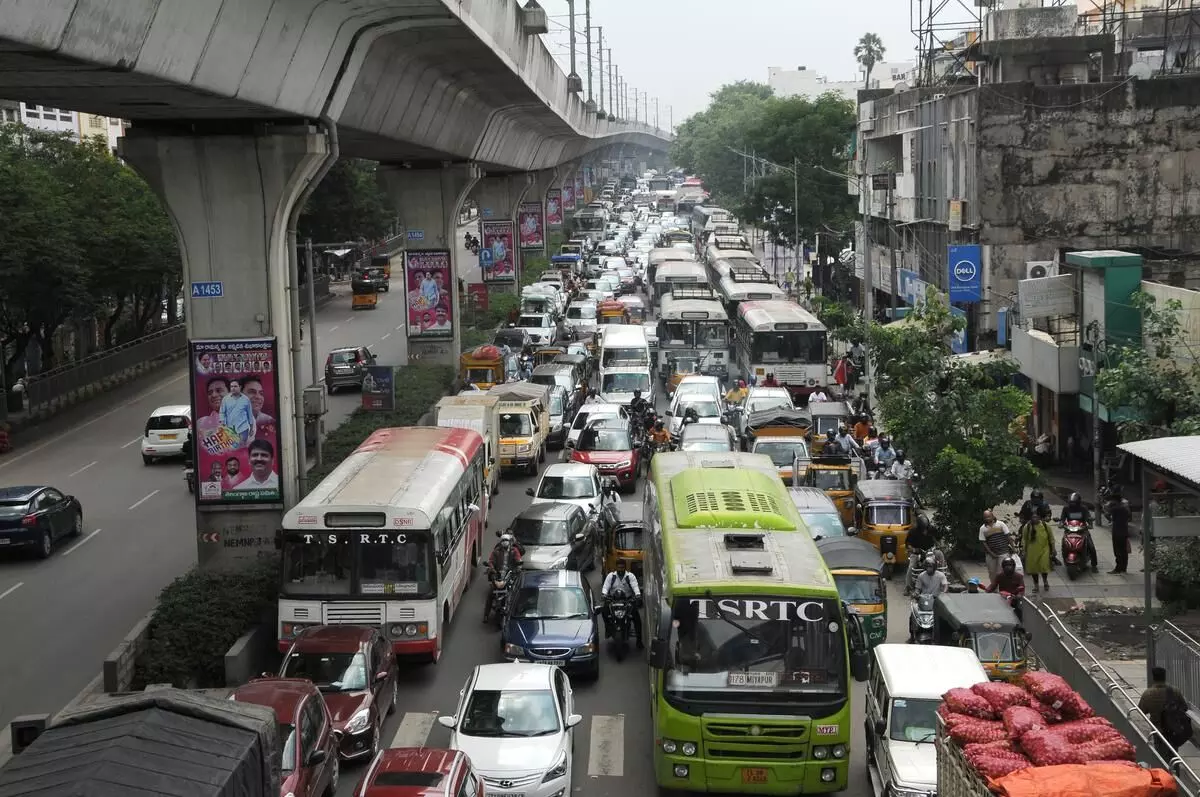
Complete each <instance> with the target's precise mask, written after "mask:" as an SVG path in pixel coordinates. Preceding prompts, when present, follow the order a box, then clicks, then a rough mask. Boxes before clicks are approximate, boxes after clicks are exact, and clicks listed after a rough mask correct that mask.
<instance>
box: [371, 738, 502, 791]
mask: <svg viewBox="0 0 1200 797" xmlns="http://www.w3.org/2000/svg"><path fill="white" fill-rule="evenodd" d="M485 794H486V789H485V787H484V785H483V777H482V776H480V775H479V774H478V773H477V772H475V770H474V769H473V768H472V767H471V759H469V758H467V754H466V753H463V752H461V751H459V750H443V749H440V748H437V747H394V748H392V749H391V750H384V751H383V752H381V753H380V754H379V755H377V756H375V760H374V761H372V762H371V766H370V767H369V768H368V769H367V774H365V775H363V778H362V780H361V781H359V783H358V785H357V786H355V787H354V797H485Z"/></svg>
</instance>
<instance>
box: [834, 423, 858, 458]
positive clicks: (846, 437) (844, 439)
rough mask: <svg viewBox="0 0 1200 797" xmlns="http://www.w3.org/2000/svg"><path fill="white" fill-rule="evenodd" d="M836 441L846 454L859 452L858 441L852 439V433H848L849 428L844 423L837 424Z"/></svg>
mask: <svg viewBox="0 0 1200 797" xmlns="http://www.w3.org/2000/svg"><path fill="white" fill-rule="evenodd" d="M836 439H837V442H838V445H839V446H841V448H842V450H843V451H845V452H846V454H847V455H851V454H856V453H859V451H860V449H859V447H858V441H856V440H855V439H854V435H852V434H850V430H849V429H847V428H846V424H844V423H841V424H838V431H837V438H836Z"/></svg>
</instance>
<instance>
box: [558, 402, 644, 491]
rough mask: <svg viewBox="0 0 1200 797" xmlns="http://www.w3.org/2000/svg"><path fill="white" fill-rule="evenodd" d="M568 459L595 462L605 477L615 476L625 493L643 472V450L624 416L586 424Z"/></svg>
mask: <svg viewBox="0 0 1200 797" xmlns="http://www.w3.org/2000/svg"><path fill="white" fill-rule="evenodd" d="M571 461H572V462H583V463H586V464H589V465H595V466H596V468H597V470H599V471H600V475H601V476H602V477H604V479H605V480H607V479H609V478H614V479H616V480H617V483H618V484H620V485H621V490H622V491H624V492H630V493H631V492H633V491H634V489H636V487H637V480H638V476H640V475H641V472H642V452H641V448H640V446H638V445H637V443H635V442H634V439H633V427H632V426H630V422H629V421H627V420H625V419H623V418H615V417H614V418H601V419H600V420H597V421H594V422H592V423H589V424H588V425H587V427H586V428H585V429H584V430H583V432H581V433H580V435H579V440H578V441H577V442H576V443H575V444H574V445H573V446H572V448H571Z"/></svg>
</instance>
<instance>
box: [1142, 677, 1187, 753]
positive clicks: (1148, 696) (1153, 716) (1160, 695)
mask: <svg viewBox="0 0 1200 797" xmlns="http://www.w3.org/2000/svg"><path fill="white" fill-rule="evenodd" d="M1150 681H1151V683H1150V686H1149V687H1147V688H1146V691H1145V692H1142V697H1141V699H1140V700H1138V708H1139V709H1141V712H1142V713H1143V714H1145V715H1146V717H1147V718H1149V720H1150V722H1152V723H1154V727H1155V728H1156V729H1158V732H1159V733H1161V734H1162V735H1163V737H1164V738H1165V739H1166V740H1167V743H1168V744H1169V745H1171V748H1172V750H1162V749H1161V745H1160V746H1159V747H1160V749H1159V752H1160V753H1162V754H1163V756H1164V757H1165V758H1167V759H1168V760H1169V759H1170V758H1173V757H1174V756H1173V753H1174V751H1175V750H1178V749H1179V748H1180V746H1181V745H1184V744H1187V742H1189V741H1190V740H1191V738H1192V735H1193V734H1194V733H1195V729H1194V728H1193V727H1192V720H1191V718H1190V717H1188V713H1187V712H1188V704H1187V699H1186V698H1184V696H1183V695H1182V694H1181V693H1180V691H1179V690H1178V689H1176V688H1175V687H1173V686H1171V685H1170V684H1168V683H1167V671H1166V670H1165V669H1163V668H1162V667H1155V668H1154V669H1153V670H1151V671H1150Z"/></svg>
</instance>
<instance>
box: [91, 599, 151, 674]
mask: <svg viewBox="0 0 1200 797" xmlns="http://www.w3.org/2000/svg"><path fill="white" fill-rule="evenodd" d="M153 617H154V612H153V611H150V612H149V613H147V614H146V616H145V617H143V618H142V619H141V620H138V623H137V625H135V626H134V627H133V628H132V630H130V632H129V633H128V634H126V635H125V638H124V639H123V640H121V644H119V645H117V647H116V648H115V649H114V650H113V652H112V653H109V654H108V656H107V657H105V659H104V664H103V665H102V668H101V672H102V674H103V678H102V680H101V684H102V688H103V690H104V691H105V692H109V693H112V692H127V691H129V686H130V684H132V683H133V671H134V667H135V666H136V665H137V660H138V657H139V656H141V655H142V653H143V652H144V651H145V650H146V644H147V642H148V641H149V637H150V620H151V618H153Z"/></svg>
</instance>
